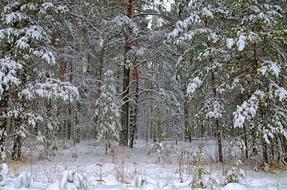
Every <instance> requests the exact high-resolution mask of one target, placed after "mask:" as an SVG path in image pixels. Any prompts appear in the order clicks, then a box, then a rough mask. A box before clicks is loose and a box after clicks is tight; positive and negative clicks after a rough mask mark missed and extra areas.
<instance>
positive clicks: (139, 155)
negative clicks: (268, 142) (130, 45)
mask: <svg viewBox="0 0 287 190" xmlns="http://www.w3.org/2000/svg"><path fill="white" fill-rule="evenodd" d="M171 144H175V142H172V143H171V142H165V143H163V147H164V149H163V151H162V152H161V153H158V152H153V153H150V154H149V152H150V150H151V145H150V144H146V143H144V142H141V143H137V144H136V146H135V148H134V149H133V150H131V149H129V148H124V147H115V148H114V150H115V152H114V153H111V152H109V153H108V155H105V153H104V150H103V149H102V148H100V147H99V146H98V144H97V143H95V142H91V141H90V142H82V143H81V144H79V145H77V146H76V147H69V148H68V147H67V148H66V149H63V150H60V151H59V152H58V154H57V156H55V157H53V158H52V159H51V160H50V161H48V160H37V159H36V158H35V157H37V156H36V155H35V154H34V158H33V160H32V161H26V162H24V163H23V162H8V165H9V167H10V170H11V173H14V174H15V175H16V176H17V175H19V174H20V173H21V172H23V171H26V172H27V173H31V174H32V175H31V176H30V177H29V180H31V181H32V184H31V186H30V188H29V189H47V187H48V189H49V190H57V189H58V187H59V184H60V182H59V180H60V179H61V178H62V176H63V172H64V171H65V170H74V171H75V172H77V173H79V174H81V175H82V176H84V178H85V179H86V182H85V183H86V184H87V186H88V189H89V190H103V189H105V190H134V189H143V190H159V189H162V190H177V189H178V190H179V189H180V190H185V189H191V186H190V183H191V181H192V176H193V173H194V170H195V167H196V166H194V163H193V161H192V160H193V159H192V158H193V153H194V152H196V150H197V148H196V147H197V145H198V143H197V142H196V141H195V142H193V143H191V144H190V143H179V144H178V145H171ZM213 144H214V143H213V142H212V141H208V142H205V146H204V147H205V148H204V152H205V157H206V159H207V160H208V161H207V162H206V165H205V167H206V168H207V170H208V172H209V173H210V175H208V176H207V177H206V180H205V183H206V184H207V185H208V186H209V189H212V188H213V189H224V190H229V189H230V190H245V189H246V190H273V189H274V190H278V189H287V172H286V171H284V170H276V171H275V172H273V173H265V172H263V171H261V172H255V171H253V170H251V169H250V168H251V167H246V168H245V169H244V171H245V173H246V177H245V178H244V179H243V180H242V181H241V182H240V184H228V185H226V186H223V185H221V184H222V183H223V182H222V181H224V176H223V171H224V170H226V169H227V168H228V167H229V166H228V165H225V166H222V165H219V164H216V163H215V161H214V160H215V157H214V155H215V148H214V145H213ZM35 152H36V151H35ZM181 152H184V154H181ZM74 153H76V155H77V156H76V157H75V156H73V155H74ZM181 155H182V160H183V166H182V167H181V168H182V170H181V171H182V177H181V178H180V174H179V160H180V158H181ZM247 168H248V169H247ZM13 180H14V179H11V181H13ZM53 183H54V185H51V184H53ZM140 184H142V186H141V185H140ZM0 189H1V190H2V189H3V190H12V189H15V182H10V183H6V185H3V184H2V187H1V183H0ZM23 189H25V188H23Z"/></svg>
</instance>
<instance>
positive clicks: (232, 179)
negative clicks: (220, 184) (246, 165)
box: [226, 157, 245, 184]
mask: <svg viewBox="0 0 287 190" xmlns="http://www.w3.org/2000/svg"><path fill="white" fill-rule="evenodd" d="M241 165H242V162H241V160H240V159H239V158H238V157H235V158H234V161H233V165H232V166H231V168H230V169H229V170H227V171H226V184H227V183H239V182H240V180H241V179H242V178H243V177H244V176H245V173H244V171H243V170H242V169H240V166H241Z"/></svg>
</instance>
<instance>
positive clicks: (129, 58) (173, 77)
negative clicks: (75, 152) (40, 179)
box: [0, 0, 287, 163]
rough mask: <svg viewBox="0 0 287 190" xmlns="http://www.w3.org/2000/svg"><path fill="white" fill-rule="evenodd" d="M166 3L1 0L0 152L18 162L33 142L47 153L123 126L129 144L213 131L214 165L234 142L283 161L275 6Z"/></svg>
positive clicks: (279, 29)
mask: <svg viewBox="0 0 287 190" xmlns="http://www.w3.org/2000/svg"><path fill="white" fill-rule="evenodd" d="M164 2H165V3H161V2H159V1H136V0H126V1H123V0H121V1H118V0H117V1H85V2H82V1H73V2H71V1H60V0H55V1H51V2H50V1H49V2H46V1H44V0H41V1H24V0H18V1H16V0H14V1H3V2H1V3H0V8H1V9H0V10H1V22H0V26H1V29H0V45H1V48H0V52H1V54H0V56H1V57H0V58H1V59H0V64H1V65H0V66H1V67H0V74H1V76H0V77H1V78H0V79H1V80H0V84H1V85H0V94H1V99H0V107H1V117H0V150H1V153H2V157H5V156H7V155H5V154H4V153H5V152H7V151H8V150H11V152H13V157H14V158H15V159H17V158H19V156H20V154H21V152H20V150H21V144H22V141H23V140H24V139H27V141H26V142H33V141H31V140H28V139H31V137H32V138H33V137H37V139H38V140H40V141H41V142H44V145H45V146H46V147H48V148H46V150H51V149H52V147H53V144H52V142H51V139H54V138H57V139H59V140H64V141H66V140H71V141H73V142H74V144H75V143H77V142H78V141H79V140H80V139H91V138H98V137H99V136H100V135H101V134H102V135H103V134H104V133H106V132H107V131H109V132H111V133H109V134H110V135H106V136H105V139H106V140H108V141H107V142H109V140H110V138H114V137H115V135H114V134H116V133H117V132H116V131H117V130H116V128H117V129H119V128H118V127H116V126H119V125H121V131H120V135H119V142H120V144H121V145H123V146H130V147H131V148H132V147H133V145H134V143H135V142H136V139H137V138H142V139H145V140H146V141H149V140H151V139H152V140H153V141H154V142H157V141H161V140H164V139H177V140H188V141H190V142H191V141H192V139H193V138H199V137H205V138H207V139H213V138H216V142H217V145H218V160H219V161H221V162H223V161H224V153H225V152H224V150H225V149H226V144H234V143H235V142H236V143H240V145H242V146H241V147H244V148H243V149H242V155H243V156H244V157H245V158H250V156H251V157H254V156H257V155H259V153H260V154H262V155H263V158H264V159H263V161H264V162H265V163H268V162H269V161H270V160H277V161H278V162H280V161H282V159H283V158H284V154H286V150H287V148H286V113H285V112H286V97H287V91H286V82H285V81H286V80H285V79H286V58H285V57H286V21H284V18H286V7H284V3H283V4H282V3H281V2H278V3H279V4H281V5H283V6H282V8H283V9H282V8H280V7H279V6H278V5H276V2H273V1H267V0H266V1H252V0H244V1H232V0H231V1H216V2H215V1H209V0H204V1H176V2H172V1H170V2H167V1H164ZM284 9H285V10H284ZM285 20H286V19H285ZM105 71H111V72H108V73H107V75H104V73H105ZM112 78H114V80H112ZM106 93H108V97H109V98H107V97H106V95H107V94H106ZM118 97H121V98H120V99H117V98H118ZM105 109H108V110H111V111H108V114H104V113H105V112H104V111H100V110H105ZM95 110H96V114H95V116H97V117H98V118H101V119H96V120H95V121H96V122H93V119H92V118H93V115H94V113H95ZM115 110H120V111H119V112H118V111H115ZM109 114H110V115H109ZM119 114H120V117H119ZM94 118H96V117H94ZM118 119H120V123H121V124H119V123H118ZM113 122H114V123H115V125H114V124H113ZM105 123H106V124H105ZM107 123H108V124H107ZM97 129H105V130H97ZM106 129H109V130H106ZM108 136H109V138H107V137H108ZM24 142H25V141H24ZM259 142H260V144H261V146H260V147H259V146H257V145H258V143H259ZM106 144H109V143H106ZM8 152H9V151H8ZM48 152H49V151H46V152H44V155H45V156H48ZM269 154H271V155H272V156H271V158H270V156H269V157H268V155H269ZM8 156H10V155H8Z"/></svg>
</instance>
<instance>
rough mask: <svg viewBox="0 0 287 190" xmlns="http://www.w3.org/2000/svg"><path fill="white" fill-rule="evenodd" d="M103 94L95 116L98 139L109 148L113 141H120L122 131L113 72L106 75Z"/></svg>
mask: <svg viewBox="0 0 287 190" xmlns="http://www.w3.org/2000/svg"><path fill="white" fill-rule="evenodd" d="M100 90H101V93H100V96H99V98H98V99H97V101H96V105H95V107H96V110H95V113H94V116H93V121H94V123H95V125H96V126H95V127H96V131H97V137H98V139H99V140H100V141H102V142H103V143H104V144H105V146H106V151H107V147H108V146H109V145H110V143H111V142H112V141H117V140H118V139H119V131H120V129H121V124H120V113H119V106H118V105H117V103H118V102H119V99H118V97H117V93H116V90H115V87H114V78H113V72H112V71H111V70H108V71H106V72H105V74H104V80H103V85H102V86H101V89H100Z"/></svg>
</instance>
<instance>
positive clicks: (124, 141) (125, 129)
mask: <svg viewBox="0 0 287 190" xmlns="http://www.w3.org/2000/svg"><path fill="white" fill-rule="evenodd" d="M133 3H134V0H128V3H127V9H126V15H127V16H128V17H129V18H132V14H133ZM131 33H132V30H131V29H129V30H128V31H127V32H126V33H125V34H124V36H125V45H124V73H123V91H124V92H123V94H122V97H123V101H124V105H123V106H122V115H121V125H122V130H121V134H120V145H122V146H128V137H129V97H128V94H129V84H130V66H129V65H128V63H127V60H128V58H127V54H128V52H129V50H130V44H129V38H130V35H131Z"/></svg>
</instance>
